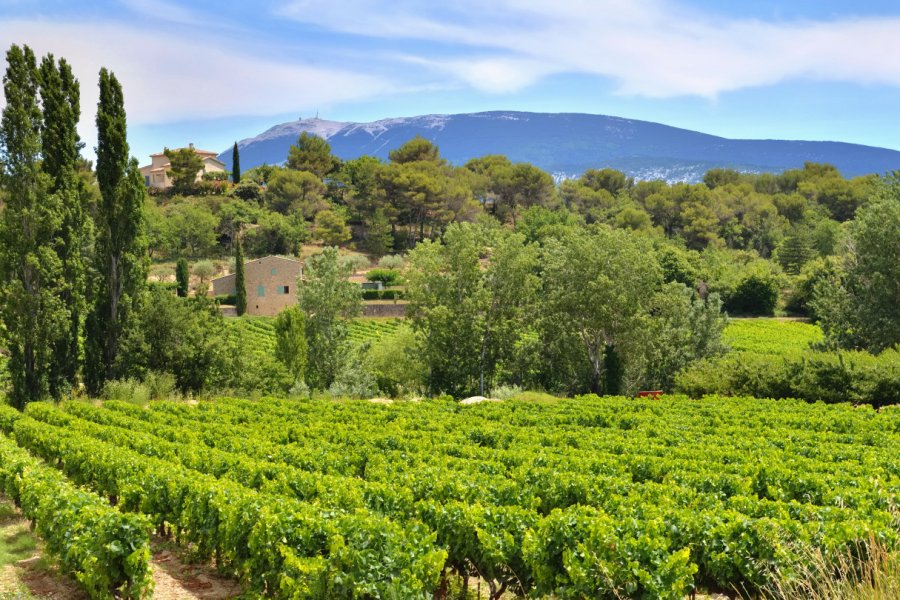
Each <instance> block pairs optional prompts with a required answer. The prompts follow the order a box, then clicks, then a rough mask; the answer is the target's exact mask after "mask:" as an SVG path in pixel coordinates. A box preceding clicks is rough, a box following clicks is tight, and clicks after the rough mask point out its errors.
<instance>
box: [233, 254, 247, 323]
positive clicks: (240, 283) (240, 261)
mask: <svg viewBox="0 0 900 600" xmlns="http://www.w3.org/2000/svg"><path fill="white" fill-rule="evenodd" d="M234 295H235V302H234V305H235V309H236V310H237V315H238V316H239V317H240V316H243V314H244V313H245V312H247V280H246V277H245V276H244V250H243V249H242V248H241V238H237V243H236V244H235V245H234Z"/></svg>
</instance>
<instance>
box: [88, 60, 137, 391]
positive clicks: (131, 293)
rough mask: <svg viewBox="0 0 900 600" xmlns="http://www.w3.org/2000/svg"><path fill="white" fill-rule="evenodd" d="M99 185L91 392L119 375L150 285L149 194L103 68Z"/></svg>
mask: <svg viewBox="0 0 900 600" xmlns="http://www.w3.org/2000/svg"><path fill="white" fill-rule="evenodd" d="M97 183H98V185H99V187H100V195H101V201H100V203H99V205H98V206H97V211H96V222H95V228H96V231H97V241H96V244H95V248H96V251H95V256H96V271H97V278H96V282H95V286H94V293H95V295H94V299H93V300H94V302H93V310H92V311H91V313H90V315H89V316H88V322H87V336H86V341H87V344H86V348H85V357H86V361H85V382H86V383H87V385H88V389H89V391H91V392H92V393H97V392H99V391H100V389H101V388H102V387H103V383H104V382H105V381H107V380H109V379H114V378H115V377H116V376H117V375H118V372H117V357H118V354H119V341H120V339H121V337H122V335H123V333H125V332H126V331H128V330H129V329H131V328H132V327H134V326H135V324H136V321H137V318H138V316H139V309H140V305H141V299H142V296H143V293H144V292H145V290H146V286H147V240H146V234H145V219H144V199H145V194H146V190H145V188H144V180H143V178H142V177H141V173H140V171H139V170H138V164H137V161H136V160H135V159H133V158H132V159H131V160H129V158H128V140H127V137H126V122H125V105H124V98H123V95H122V86H121V85H120V84H119V82H118V80H117V79H116V76H115V75H114V74H112V73H110V72H109V71H107V70H106V69H100V101H99V102H98V104H97Z"/></svg>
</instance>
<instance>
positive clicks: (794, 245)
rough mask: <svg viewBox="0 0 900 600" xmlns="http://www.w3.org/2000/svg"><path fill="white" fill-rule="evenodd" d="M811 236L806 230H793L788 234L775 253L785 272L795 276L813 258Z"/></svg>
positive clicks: (814, 252)
mask: <svg viewBox="0 0 900 600" xmlns="http://www.w3.org/2000/svg"><path fill="white" fill-rule="evenodd" d="M810 238H811V236H810V234H809V232H808V231H807V230H806V229H795V230H794V231H792V232H791V233H789V234H788V235H787V236H786V237H785V238H784V240H783V241H782V242H781V245H780V246H779V247H778V250H777V252H776V258H777V259H778V262H779V263H780V264H781V267H782V268H783V269H784V270H785V272H787V273H790V274H791V275H797V274H798V273H800V270H801V269H802V268H803V265H805V264H806V263H808V262H809V261H810V260H812V259H813V258H815V256H816V251H815V249H813V247H812V240H811V239H810Z"/></svg>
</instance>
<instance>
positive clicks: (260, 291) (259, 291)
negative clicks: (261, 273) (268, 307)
mask: <svg viewBox="0 0 900 600" xmlns="http://www.w3.org/2000/svg"><path fill="white" fill-rule="evenodd" d="M256 295H257V296H259V297H260V298H262V297H263V296H265V295H266V286H264V285H258V286H256Z"/></svg>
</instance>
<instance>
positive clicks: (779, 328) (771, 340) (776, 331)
mask: <svg viewBox="0 0 900 600" xmlns="http://www.w3.org/2000/svg"><path fill="white" fill-rule="evenodd" d="M723 339H724V341H725V343H726V344H728V346H729V347H730V348H731V349H732V350H733V351H735V352H750V353H753V354H769V355H773V354H775V355H781V356H784V355H789V354H796V353H799V352H802V351H804V350H808V349H809V347H810V344H815V343H817V342H821V341H822V339H823V338H822V329H821V328H820V327H819V326H818V325H812V324H810V323H803V322H801V321H779V320H777V319H732V320H731V321H730V322H729V323H728V326H727V327H726V328H725V332H724V334H723Z"/></svg>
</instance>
